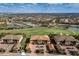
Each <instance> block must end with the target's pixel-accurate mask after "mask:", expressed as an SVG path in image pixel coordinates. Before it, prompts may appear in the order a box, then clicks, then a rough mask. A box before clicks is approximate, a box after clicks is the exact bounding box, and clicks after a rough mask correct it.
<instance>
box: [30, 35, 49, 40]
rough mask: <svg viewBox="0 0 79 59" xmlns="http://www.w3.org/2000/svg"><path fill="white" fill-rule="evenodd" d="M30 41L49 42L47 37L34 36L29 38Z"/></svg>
mask: <svg viewBox="0 0 79 59" xmlns="http://www.w3.org/2000/svg"><path fill="white" fill-rule="evenodd" d="M30 40H49V37H48V36H47V35H42V36H40V35H35V36H31V39H30Z"/></svg>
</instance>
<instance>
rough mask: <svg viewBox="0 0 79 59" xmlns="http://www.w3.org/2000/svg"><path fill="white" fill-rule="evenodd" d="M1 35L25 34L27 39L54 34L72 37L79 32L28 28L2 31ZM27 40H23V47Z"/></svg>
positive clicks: (0, 31)
mask: <svg viewBox="0 0 79 59" xmlns="http://www.w3.org/2000/svg"><path fill="white" fill-rule="evenodd" d="M1 33H10V34H17V33H24V34H25V35H26V37H29V36H31V35H48V34H50V33H54V34H60V33H63V34H70V35H79V30H64V29H59V28H26V29H14V30H0V34H1ZM25 40H26V38H24V39H23V40H22V45H24V43H25Z"/></svg>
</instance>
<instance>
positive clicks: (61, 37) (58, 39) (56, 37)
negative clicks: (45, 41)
mask: <svg viewBox="0 0 79 59" xmlns="http://www.w3.org/2000/svg"><path fill="white" fill-rule="evenodd" d="M54 39H55V40H56V41H64V40H66V41H76V39H75V38H74V37H73V36H66V35H62V36H61V35H57V36H54Z"/></svg>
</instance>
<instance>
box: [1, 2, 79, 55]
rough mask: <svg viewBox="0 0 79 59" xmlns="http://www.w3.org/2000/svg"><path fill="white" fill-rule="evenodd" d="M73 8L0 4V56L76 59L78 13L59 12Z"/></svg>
mask: <svg viewBox="0 0 79 59" xmlns="http://www.w3.org/2000/svg"><path fill="white" fill-rule="evenodd" d="M63 5H65V7H63ZM72 5H74V7H75V5H76V4H47V3H46V4H31V3H29V4H15V3H14V4H9V3H7V4H3V3H2V4H0V7H1V8H2V9H1V8H0V56H5V55H6V56H40V55H41V56H61V55H63V56H79V13H75V12H78V11H77V10H74V9H73V8H72V9H68V10H67V9H66V10H65V11H61V12H60V10H64V8H67V6H69V7H72ZM77 5H79V4H77ZM34 6H36V7H34ZM45 6H46V7H48V8H46V7H45ZM4 7H5V8H4ZM30 7H34V8H33V9H30ZM39 7H40V8H41V9H40V8H39ZM60 7H61V8H60ZM14 8H17V9H14ZM19 8H21V9H19ZM44 8H45V9H44ZM55 8H57V9H55ZM58 8H59V10H58ZM75 8H77V9H78V6H76V7H75ZM10 9H11V10H10ZM38 9H39V10H38ZM53 9H55V10H53ZM8 10H9V11H8ZM43 10H45V11H43ZM51 10H52V11H51ZM73 10H74V11H75V12H74V11H73ZM27 11H28V12H27ZM53 11H54V12H55V11H57V12H55V13H54V12H53ZM71 11H73V13H72V12H71ZM14 12H15V13H14ZM29 12H30V13H29ZM35 12H36V13H35ZM59 12H60V13H59ZM69 12H70V13H69Z"/></svg>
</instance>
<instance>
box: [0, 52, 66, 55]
mask: <svg viewBox="0 0 79 59" xmlns="http://www.w3.org/2000/svg"><path fill="white" fill-rule="evenodd" d="M0 56H66V55H59V54H45V55H44V54H31V53H26V55H22V53H9V54H0Z"/></svg>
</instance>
